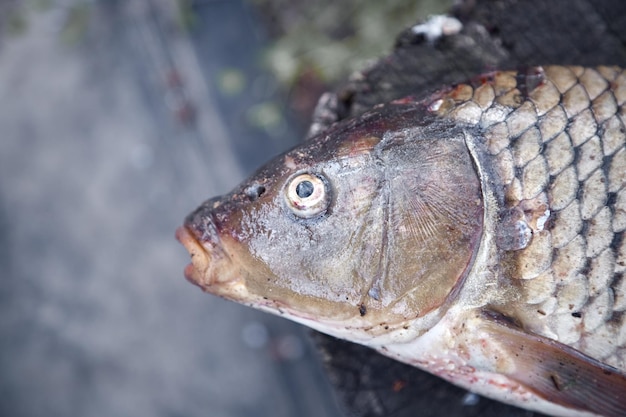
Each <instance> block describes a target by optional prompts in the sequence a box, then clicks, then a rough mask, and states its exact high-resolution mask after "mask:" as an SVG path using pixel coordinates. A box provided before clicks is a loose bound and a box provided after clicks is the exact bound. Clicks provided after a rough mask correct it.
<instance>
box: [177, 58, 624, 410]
mask: <svg viewBox="0 0 626 417" xmlns="http://www.w3.org/2000/svg"><path fill="white" fill-rule="evenodd" d="M625 102H626V72H624V71H623V70H622V69H620V68H616V67H598V68H582V67H558V66H548V67H533V68H528V69H525V70H523V71H496V72H492V73H487V74H483V75H481V76H479V77H476V78H474V79H472V80H470V81H469V82H468V83H465V84H459V85H456V86H453V87H449V88H444V89H442V90H440V91H438V92H435V93H434V94H431V95H429V96H426V97H422V98H414V97H406V98H404V99H401V100H396V101H394V102H391V103H387V104H385V105H380V106H377V107H376V108H375V109H373V110H372V111H370V112H368V113H366V114H364V115H362V116H360V117H358V118H355V119H352V120H347V121H343V122H339V123H337V124H335V125H333V126H332V127H331V128H329V129H328V130H327V131H325V132H322V133H321V134H319V135H317V136H315V137H313V138H311V139H309V140H308V141H307V142H305V143H304V144H302V145H300V146H299V147H296V148H294V149H293V150H291V151H289V152H287V153H285V154H283V155H281V156H279V157H278V158H276V159H275V160H273V161H272V162H270V163H269V164H268V165H266V166H265V167H263V168H262V169H261V170H260V171H259V172H257V173H256V174H255V175H253V176H252V177H251V178H250V179H249V180H247V181H245V182H244V183H243V184H242V185H241V186H239V187H238V188H236V189H235V190H234V191H233V192H232V193H231V194H228V195H226V196H224V197H219V198H215V199H211V200H208V201H207V202H205V203H204V204H203V205H202V206H201V207H200V208H199V209H198V210H196V211H195V212H193V213H192V214H190V215H189V216H188V217H187V219H186V220H185V225H184V226H183V227H181V228H180V229H179V230H178V231H177V237H178V238H179V240H180V241H181V242H182V243H183V244H184V245H185V246H186V247H187V249H188V250H189V251H190V253H191V255H192V264H191V265H189V266H188V267H187V268H186V270H185V275H186V276H187V278H188V279H189V280H190V281H191V282H193V283H195V284H196V285H199V286H200V287H201V288H203V289H204V290H205V291H207V292H210V293H213V294H216V295H219V296H222V297H224V298H228V299H231V300H234V301H237V302H241V303H244V304H246V305H250V306H252V307H256V308H259V309H262V310H265V311H269V312H272V313H275V314H281V315H284V316H285V317H287V318H290V319H292V320H295V321H298V322H301V323H303V324H305V325H308V326H310V327H313V328H315V329H317V330H320V331H322V332H325V333H328V334H331V335H334V336H337V337H341V338H344V339H347V340H351V341H354V342H357V343H361V344H364V345H367V346H370V347H372V348H374V349H377V350H378V351H380V352H381V353H383V354H385V355H388V356H390V357H394V358H396V359H398V360H401V361H403V362H406V363H409V364H412V365H415V366H417V367H420V368H422V369H425V370H427V371H429V372H431V373H434V374H436V375H439V376H441V377H443V378H445V379H447V380H449V381H451V382H453V383H455V384H457V385H460V386H463V387H465V388H467V389H469V390H472V391H474V392H478V393H481V394H484V395H487V396H489V397H492V398H495V399H499V400H501V401H504V402H509V403H512V404H515V405H518V406H521V407H526V408H529V409H533V410H537V411H541V412H544V413H547V414H552V415H556V416H593V415H605V416H620V415H626V376H625V373H626V313H625V312H624V311H625V310H626V279H624V277H623V274H624V270H625V269H626V239H624V238H623V237H624V236H623V235H624V230H626V191H624V188H625V186H626V129H625V122H626V107H625V106H624V103H625ZM301 173H312V174H313V175H314V176H315V177H317V178H320V184H321V185H319V187H318V188H316V190H317V191H319V192H320V193H321V195H323V196H327V195H328V197H327V199H328V201H326V200H324V199H322V200H320V203H319V207H318V206H315V207H314V209H313V212H314V213H316V214H314V215H313V216H312V217H306V218H303V217H301V216H302V215H303V211H302V210H301V207H300V206H298V205H297V204H296V205H294V204H295V203H294V202H293V201H292V200H293V198H292V197H295V198H296V199H298V197H297V196H294V195H292V194H293V192H294V191H293V190H295V188H294V187H291V188H289V184H290V182H293V181H299V180H300V178H301V177H300V176H299V175H300V174H301ZM285 190H292V191H285ZM290 192H291V193H292V194H289V193H290ZM290 198H292V199H291V200H290ZM285 201H287V203H285ZM300 203H301V202H300V201H299V200H298V204H300ZM305 209H306V207H305ZM317 211H319V213H318V212H317ZM307 213H308V212H307ZM306 216H309V214H306ZM407 255H410V256H407Z"/></svg>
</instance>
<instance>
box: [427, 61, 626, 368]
mask: <svg viewBox="0 0 626 417" xmlns="http://www.w3.org/2000/svg"><path fill="white" fill-rule="evenodd" d="M525 77H532V78H535V79H540V84H539V85H538V86H537V87H536V88H534V89H533V90H532V92H531V93H530V94H528V95H527V96H524V94H523V93H522V91H520V90H521V89H520V86H519V83H518V80H520V78H521V79H524V78H525ZM458 91H462V94H458ZM511 97H515V99H513V100H511ZM438 100H442V101H443V102H439V103H438V106H439V108H438V110H437V114H439V115H440V116H441V117H448V118H452V119H455V120H458V121H460V122H464V123H470V124H474V125H477V126H480V127H481V128H483V129H485V134H484V135H485V138H486V145H487V150H488V152H489V154H490V155H491V156H492V157H493V161H494V167H495V171H496V173H497V175H498V177H499V178H500V181H502V185H503V186H504V194H505V209H507V210H512V209H520V210H521V211H522V212H524V213H525V215H526V216H529V215H530V216H532V215H533V214H536V210H537V207H539V210H540V211H541V213H539V214H540V215H541V214H546V215H547V216H549V217H548V218H547V219H546V221H545V223H543V224H536V223H535V224H533V223H532V222H529V223H530V224H529V226H530V228H531V230H532V239H531V240H530V243H529V244H528V245H527V246H526V247H524V248H516V250H514V251H512V253H513V254H514V255H513V257H512V260H511V262H513V263H514V264H515V265H516V267H515V268H512V269H510V270H512V271H514V273H512V274H511V275H510V276H509V278H513V281H512V282H513V283H514V285H517V286H518V287H519V289H520V294H521V297H520V299H519V300H517V302H516V303H515V305H509V306H508V307H507V309H508V310H509V311H512V312H513V316H515V317H518V318H520V319H521V321H522V322H523V325H524V327H525V328H529V329H532V330H533V331H534V332H535V333H537V334H540V335H543V336H546V337H549V338H552V339H555V340H559V341H560V342H562V343H565V344H567V345H570V346H572V347H574V348H575V349H578V350H580V351H581V352H584V353H586V354H588V355H590V356H592V357H595V358H597V359H600V360H602V361H604V362H606V363H608V364H609V365H611V366H614V367H616V368H618V369H621V370H626V313H625V310H626V280H625V279H624V277H623V273H624V271H625V270H626V239H624V230H625V229H626V191H625V188H626V187H625V185H626V129H625V127H624V126H625V114H626V111H625V107H624V106H623V105H624V102H625V101H626V73H625V72H624V71H623V70H622V69H620V68H615V67H599V68H580V67H556V66H553V67H543V68H532V69H529V70H527V71H526V72H515V71H510V72H502V73H499V74H497V75H496V76H494V77H493V81H490V82H486V83H482V84H481V85H480V86H479V87H478V88H473V87H472V86H471V84H463V85H461V86H457V87H455V89H454V90H453V91H452V92H448V93H445V94H442V95H441V96H440V97H437V98H435V102H438ZM444 102H445V103H444ZM477 109H480V111H478V110H477ZM479 115H480V117H478V116H479ZM493 115H497V116H499V117H494V116H493ZM529 205H533V206H535V207H534V211H533V209H531V210H530V211H529V209H528V206H529Z"/></svg>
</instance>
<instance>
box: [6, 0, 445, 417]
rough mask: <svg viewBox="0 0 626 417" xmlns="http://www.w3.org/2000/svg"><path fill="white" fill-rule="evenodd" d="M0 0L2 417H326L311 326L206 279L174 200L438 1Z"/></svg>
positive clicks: (198, 189) (246, 156) (244, 170)
mask: <svg viewBox="0 0 626 417" xmlns="http://www.w3.org/2000/svg"><path fill="white" fill-rule="evenodd" d="M311 3H312V2H306V1H304V0H302V1H285V0H256V1H249V2H247V1H243V0H222V1H217V0H212V1H210V0H207V1H191V0H186V1H184V0H180V1H174V0H119V1H115V0H100V1H97V0H91V1H88V0H83V1H80V0H22V1H18V0H2V1H0V135H1V140H0V271H1V274H2V281H1V285H0V415H1V416H41V415H46V416H49V417H54V416H66V417H72V416H82V417H89V416H139V415H150V416H167V417H170V416H171V417H178V416H189V417H191V416H215V417H219V416H229V417H244V416H256V417H259V416H274V417H282V416H285V417H287V416H303V417H306V416H316V417H331V416H341V415H343V414H342V411H341V409H340V406H339V405H338V404H337V401H336V400H335V397H334V395H333V392H332V388H331V387H330V386H329V385H328V382H327V379H326V376H325V374H324V372H323V371H322V369H321V366H320V360H319V358H318V356H317V351H316V349H315V348H314V347H312V345H311V344H310V342H309V340H308V338H307V336H306V334H307V331H306V330H304V329H302V328H300V327H298V326H296V325H293V324H291V323H289V322H287V321H285V320H281V319H279V318H274V317H271V316H268V315H266V314H263V313H258V312H256V311H253V310H251V309H248V308H245V307H241V306H238V305H235V304H233V303H229V302H226V301H223V300H220V299H217V298H215V297H212V296H208V295H204V294H202V293H201V292H200V290H198V289H197V288H195V287H193V286H191V285H190V284H188V283H187V282H186V281H185V280H184V278H183V274H182V270H183V268H184V266H185V265H186V264H187V263H188V254H187V253H186V251H185V250H184V249H183V248H182V247H181V246H180V245H179V244H178V243H177V242H176V241H175V240H174V230H175V229H176V227H177V226H178V225H179V224H181V222H182V219H183V218H184V216H185V215H186V214H187V213H188V212H190V211H191V210H192V209H194V208H195V207H196V206H197V205H198V204H199V203H201V202H202V201H203V200H204V199H206V198H208V197H211V196H214V195H216V194H220V193H224V192H227V191H228V190H229V189H230V188H231V187H233V186H234V185H236V184H237V183H238V182H239V181H241V180H242V179H243V178H244V176H245V175H247V174H249V173H251V172H252V171H254V170H255V169H256V168H257V167H258V166H259V165H260V164H261V163H263V162H264V161H265V160H267V159H268V158H270V157H271V156H272V155H274V154H276V153H278V152H280V151H282V150H285V149H287V148H288V147H290V146H293V145H294V144H295V143H297V142H298V141H299V139H300V138H301V137H302V135H303V132H304V131H305V129H306V125H307V123H308V122H309V118H310V114H311V111H312V108H313V106H314V105H315V102H316V100H317V98H318V96H319V95H320V94H321V93H322V92H323V91H325V90H327V89H330V88H332V86H333V85H335V84H336V83H337V82H338V81H340V80H342V79H345V77H346V76H347V75H348V74H350V73H351V72H352V71H354V70H356V69H358V68H363V67H364V66H366V65H367V63H368V62H369V61H370V60H372V59H375V58H376V57H379V56H381V55H383V54H385V53H386V52H387V51H389V50H390V48H391V47H392V45H393V40H394V37H395V35H396V34H397V33H399V32H400V31H401V30H402V29H403V28H404V27H406V26H408V25H410V24H412V23H414V22H415V21H417V20H418V19H420V18H422V17H425V16H426V15H427V14H430V13H437V12H442V11H445V10H446V9H447V7H448V6H449V3H444V2H437V1H435V0H430V1H429V2H428V1H427V2H416V1H406V0H403V1H400V0H395V1H388V2H380V1H378V0H371V1H367V2H362V1H356V0H342V1H336V0H335V1H325V0H323V1H319V2H315V3H314V4H311Z"/></svg>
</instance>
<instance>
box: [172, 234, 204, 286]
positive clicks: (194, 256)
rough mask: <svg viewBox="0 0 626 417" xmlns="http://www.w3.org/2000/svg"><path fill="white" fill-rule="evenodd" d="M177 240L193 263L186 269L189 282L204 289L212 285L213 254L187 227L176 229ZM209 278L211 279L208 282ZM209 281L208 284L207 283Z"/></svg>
mask: <svg viewBox="0 0 626 417" xmlns="http://www.w3.org/2000/svg"><path fill="white" fill-rule="evenodd" d="M176 239H177V240H178V241H179V242H180V243H181V244H182V245H183V246H184V247H185V249H187V252H189V255H190V256H191V262H190V263H189V264H188V265H187V266H186V267H185V272H184V273H185V278H187V281H189V282H191V283H192V284H194V285H197V286H198V287H200V288H202V289H204V288H205V287H206V286H210V285H211V284H212V282H211V281H212V280H211V279H210V278H211V275H212V274H211V272H210V268H211V254H210V253H209V252H208V251H207V250H206V249H205V248H204V247H203V246H202V245H201V244H200V242H198V240H197V239H196V238H195V237H194V236H193V233H192V232H191V231H190V230H189V229H188V228H187V227H185V226H181V227H179V228H178V229H176ZM207 278H209V279H208V280H207ZM207 281H208V282H207Z"/></svg>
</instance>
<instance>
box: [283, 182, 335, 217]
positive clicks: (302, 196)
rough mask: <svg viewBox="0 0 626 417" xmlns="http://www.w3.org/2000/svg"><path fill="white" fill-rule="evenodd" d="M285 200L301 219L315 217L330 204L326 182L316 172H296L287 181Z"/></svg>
mask: <svg viewBox="0 0 626 417" xmlns="http://www.w3.org/2000/svg"><path fill="white" fill-rule="evenodd" d="M285 200H286V202H287V206H288V207H289V209H291V211H292V212H293V213H294V214H295V215H296V216H298V217H301V218H303V219H310V218H312V217H315V216H317V215H319V214H321V213H323V212H324V211H325V210H326V209H327V208H328V205H329V204H330V195H329V192H328V186H327V183H326V181H325V180H324V179H323V177H321V176H319V175H317V174H308V173H304V174H298V175H296V176H295V177H293V178H291V179H290V180H289V182H288V183H287V188H286V189H285Z"/></svg>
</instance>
